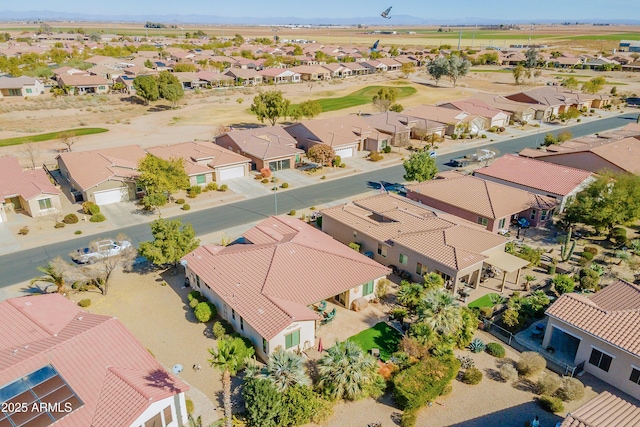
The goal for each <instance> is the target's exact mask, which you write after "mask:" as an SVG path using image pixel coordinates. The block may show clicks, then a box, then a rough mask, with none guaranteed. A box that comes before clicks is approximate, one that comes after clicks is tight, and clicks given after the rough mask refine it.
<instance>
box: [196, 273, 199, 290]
mask: <svg viewBox="0 0 640 427" xmlns="http://www.w3.org/2000/svg"><path fill="white" fill-rule="evenodd" d="M196 286H197V287H200V276H198V275H197V274H196Z"/></svg>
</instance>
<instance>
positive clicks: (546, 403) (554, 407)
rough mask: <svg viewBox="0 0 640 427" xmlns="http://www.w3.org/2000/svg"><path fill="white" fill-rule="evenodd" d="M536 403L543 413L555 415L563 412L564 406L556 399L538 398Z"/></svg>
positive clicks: (549, 397) (548, 397) (550, 397)
mask: <svg viewBox="0 0 640 427" xmlns="http://www.w3.org/2000/svg"><path fill="white" fill-rule="evenodd" d="M538 403H539V404H540V406H541V407H542V409H544V410H545V411H549V412H553V413H557V412H563V411H564V405H563V404H562V400H560V399H558V398H557V397H552V396H540V399H538Z"/></svg>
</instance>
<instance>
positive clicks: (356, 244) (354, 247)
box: [349, 242, 360, 252]
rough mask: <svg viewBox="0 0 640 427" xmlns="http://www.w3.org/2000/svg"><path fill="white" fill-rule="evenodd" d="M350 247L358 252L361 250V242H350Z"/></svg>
mask: <svg viewBox="0 0 640 427" xmlns="http://www.w3.org/2000/svg"><path fill="white" fill-rule="evenodd" d="M349 247H350V248H351V249H353V250H354V251H356V252H360V243H356V242H351V243H349Z"/></svg>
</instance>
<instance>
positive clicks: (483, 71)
mask: <svg viewBox="0 0 640 427" xmlns="http://www.w3.org/2000/svg"><path fill="white" fill-rule="evenodd" d="M469 72H471V73H507V74H511V73H513V70H502V69H497V68H496V69H493V70H478V69H476V68H472V69H471V70H469Z"/></svg>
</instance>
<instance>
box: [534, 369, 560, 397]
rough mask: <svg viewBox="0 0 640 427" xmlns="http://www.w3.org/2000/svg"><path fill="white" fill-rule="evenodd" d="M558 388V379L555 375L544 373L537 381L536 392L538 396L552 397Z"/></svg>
mask: <svg viewBox="0 0 640 427" xmlns="http://www.w3.org/2000/svg"><path fill="white" fill-rule="evenodd" d="M559 388H560V377H559V376H557V375H556V374H552V373H546V374H544V375H543V376H541V377H540V378H539V379H538V382H537V383H536V390H537V392H538V394H541V395H546V396H553V394H554V393H555V392H556V391H557V390H558V389H559Z"/></svg>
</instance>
